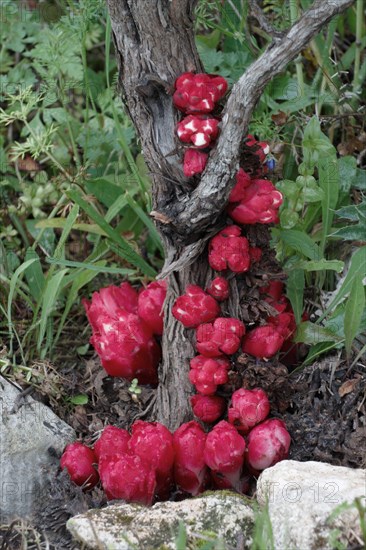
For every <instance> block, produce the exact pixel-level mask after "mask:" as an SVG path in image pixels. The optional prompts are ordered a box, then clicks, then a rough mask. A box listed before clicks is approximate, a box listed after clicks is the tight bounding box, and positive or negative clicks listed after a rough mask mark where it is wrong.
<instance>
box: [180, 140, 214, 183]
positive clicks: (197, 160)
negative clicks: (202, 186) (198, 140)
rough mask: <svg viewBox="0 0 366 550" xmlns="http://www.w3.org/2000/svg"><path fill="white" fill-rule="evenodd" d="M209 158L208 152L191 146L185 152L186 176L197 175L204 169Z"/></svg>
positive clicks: (184, 167)
mask: <svg viewBox="0 0 366 550" xmlns="http://www.w3.org/2000/svg"><path fill="white" fill-rule="evenodd" d="M207 159H208V154H207V153H203V152H202V151H198V150H197V149H193V148H192V147H190V148H189V149H186V150H185V152H184V159H183V172H184V175H185V176H186V178H190V177H192V176H195V175H196V174H200V173H201V172H203V171H204V169H205V167H206V163H207Z"/></svg>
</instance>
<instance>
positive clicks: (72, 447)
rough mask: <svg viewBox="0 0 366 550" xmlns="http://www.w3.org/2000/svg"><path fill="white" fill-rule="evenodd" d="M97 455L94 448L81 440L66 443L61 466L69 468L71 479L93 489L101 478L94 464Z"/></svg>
mask: <svg viewBox="0 0 366 550" xmlns="http://www.w3.org/2000/svg"><path fill="white" fill-rule="evenodd" d="M96 462H97V457H96V456H95V454H94V452H93V450H92V449H90V448H89V447H87V446H86V445H83V444H82V443H80V442H79V441H75V443H70V444H69V445H66V448H65V450H64V452H63V455H62V457H61V461H60V466H61V468H62V470H63V469H65V468H66V469H67V471H68V474H69V476H70V478H71V481H73V482H74V483H76V485H80V486H81V485H85V489H92V488H93V487H94V486H95V485H96V484H97V483H98V480H99V476H98V472H97V471H96V469H95V468H94V466H93V464H96Z"/></svg>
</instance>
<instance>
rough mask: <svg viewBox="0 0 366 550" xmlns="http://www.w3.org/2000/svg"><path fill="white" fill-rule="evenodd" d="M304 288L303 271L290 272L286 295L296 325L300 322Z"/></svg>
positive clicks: (294, 270)
mask: <svg viewBox="0 0 366 550" xmlns="http://www.w3.org/2000/svg"><path fill="white" fill-rule="evenodd" d="M304 288H305V275H304V271H303V270H302V269H293V270H291V271H290V273H289V276H288V279H287V284H286V295H287V297H288V299H289V300H290V302H291V306H292V309H293V311H294V314H295V320H296V324H297V325H298V324H300V322H301V316H302V314H303V310H304V305H303V304H304Z"/></svg>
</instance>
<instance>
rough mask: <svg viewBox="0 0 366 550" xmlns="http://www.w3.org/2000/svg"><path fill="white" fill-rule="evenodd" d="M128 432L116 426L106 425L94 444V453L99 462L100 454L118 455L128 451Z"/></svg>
mask: <svg viewBox="0 0 366 550" xmlns="http://www.w3.org/2000/svg"><path fill="white" fill-rule="evenodd" d="M130 437H131V436H130V434H129V433H128V431H127V430H123V429H122V428H117V427H116V426H106V427H105V428H104V429H103V432H102V435H101V436H100V438H99V439H98V441H97V442H96V443H95V445H94V453H95V456H96V457H97V460H98V462H99V460H100V457H101V456H109V455H118V454H119V453H126V452H128V442H129V440H130Z"/></svg>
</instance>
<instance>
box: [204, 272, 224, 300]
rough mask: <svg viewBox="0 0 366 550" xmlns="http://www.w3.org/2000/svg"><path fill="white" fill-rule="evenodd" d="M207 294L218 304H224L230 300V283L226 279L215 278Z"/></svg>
mask: <svg viewBox="0 0 366 550" xmlns="http://www.w3.org/2000/svg"><path fill="white" fill-rule="evenodd" d="M207 293H208V294H209V295H210V296H212V297H213V298H215V299H216V300H217V301H218V302H223V301H224V300H227V299H228V298H229V293H230V289H229V283H228V281H227V280H226V279H224V277H215V278H214V280H213V281H211V283H210V285H209V286H208V288H207Z"/></svg>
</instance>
